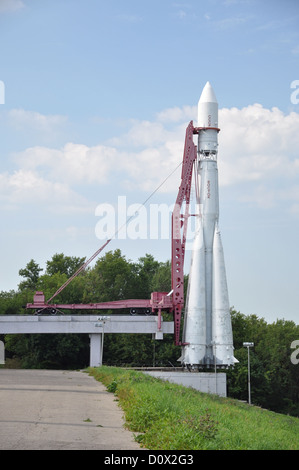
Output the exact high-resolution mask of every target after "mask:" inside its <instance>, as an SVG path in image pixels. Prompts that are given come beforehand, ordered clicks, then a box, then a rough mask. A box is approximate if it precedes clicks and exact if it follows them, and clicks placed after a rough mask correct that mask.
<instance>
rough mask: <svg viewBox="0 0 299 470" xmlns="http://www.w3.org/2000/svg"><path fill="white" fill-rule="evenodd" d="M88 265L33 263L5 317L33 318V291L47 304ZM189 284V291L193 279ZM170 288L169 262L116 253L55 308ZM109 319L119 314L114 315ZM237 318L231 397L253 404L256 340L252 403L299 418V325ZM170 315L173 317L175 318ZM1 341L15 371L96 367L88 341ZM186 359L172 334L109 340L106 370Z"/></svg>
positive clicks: (6, 296)
mask: <svg viewBox="0 0 299 470" xmlns="http://www.w3.org/2000/svg"><path fill="white" fill-rule="evenodd" d="M83 262H84V258H78V257H69V256H65V255H64V254H55V255H54V256H53V257H52V259H51V260H50V261H47V263H46V269H45V272H44V273H43V270H42V269H41V268H40V267H39V265H38V264H37V263H36V262H35V261H34V260H31V261H30V262H29V263H28V264H27V266H26V267H25V268H23V269H20V271H19V274H20V276H21V277H22V278H23V280H22V281H21V282H20V284H19V286H18V290H16V291H10V292H1V293H0V314H1V315H15V314H20V315H22V314H26V313H32V312H31V311H29V312H28V311H26V310H25V309H24V306H25V305H26V303H27V302H32V299H33V293H34V292H35V291H36V290H41V291H43V292H44V293H45V297H46V299H48V298H50V297H51V296H52V295H53V294H54V293H55V292H56V290H57V289H58V288H59V287H60V286H61V285H62V284H63V283H64V282H65V281H66V280H67V279H68V278H69V277H70V276H71V275H72V274H73V273H74V272H76V270H77V269H78V267H79V266H81V264H82V263H83ZM185 281H186V282H185V288H186V287H187V278H186V279H185ZM170 288H171V266H170V262H169V261H167V262H165V263H162V262H158V261H156V260H155V259H154V258H153V256H151V255H149V254H146V255H145V256H144V257H142V258H140V259H139V260H138V262H137V263H134V262H132V261H130V260H127V259H126V258H125V256H123V255H122V254H121V251H120V250H115V251H114V252H108V253H106V254H105V255H104V256H103V257H101V258H100V259H98V261H97V262H96V263H95V265H94V267H92V268H88V269H87V270H86V271H84V272H83V273H81V274H80V275H79V276H78V277H76V278H75V279H74V280H73V281H72V282H71V283H70V284H69V286H68V287H67V288H66V289H65V290H64V291H62V292H61V293H60V294H59V296H57V297H56V298H55V300H54V302H55V303H84V302H86V303H88V302H101V301H102V302H105V301H109V300H122V299H130V298H142V299H146V298H149V297H150V294H151V292H154V291H165V292H169V291H170ZM79 313H86V311H85V312H84V311H82V312H78V314H79ZM89 313H90V312H89ZM94 313H96V312H94ZM102 313H104V312H102ZM109 313H111V314H113V312H112V311H111V312H109ZM118 313H119V311H118ZM123 313H125V312H123ZM126 313H127V312H126ZM231 315H232V325H233V334H234V346H235V357H236V358H237V359H238V361H239V364H237V365H236V366H235V368H234V369H232V370H229V371H227V381H228V395H229V396H231V397H233V398H238V399H240V400H247V397H248V395H247V393H248V392H247V348H244V347H243V342H244V341H251V342H254V348H252V349H251V351H250V362H251V392H252V393H251V397H252V403H254V404H256V405H260V406H262V407H263V408H267V409H271V410H273V411H276V412H280V413H285V414H291V415H293V416H299V373H298V372H299V364H294V363H293V362H294V361H293V362H292V361H291V355H292V353H293V352H294V351H293V349H291V344H292V342H293V341H294V340H299V326H298V325H296V324H295V323H294V322H292V321H285V320H277V321H276V322H274V323H272V324H268V323H267V322H266V321H265V320H264V319H263V318H259V317H257V316H256V315H249V316H245V315H243V314H242V313H240V312H237V311H236V310H235V309H232V310H231ZM163 317H164V319H172V318H171V316H167V314H164V315H163ZM182 324H183V321H182ZM0 340H3V341H4V342H5V348H6V358H7V366H10V367H24V368H52V369H55V368H57V369H74V368H83V367H86V366H88V364H89V337H88V335H75V334H69V335H64V334H57V335H56V334H39V335H38V334H35V335H33V334H22V335H21V334H20V335H5V337H4V336H3V335H2V336H1V335H0ZM179 356H180V348H179V347H176V346H174V344H173V336H172V335H164V340H163V341H156V340H153V339H152V338H151V336H150V335H130V334H110V335H106V336H105V341H104V356H103V358H104V364H106V365H115V366H178V365H179V363H178V362H177V359H178V357H179Z"/></svg>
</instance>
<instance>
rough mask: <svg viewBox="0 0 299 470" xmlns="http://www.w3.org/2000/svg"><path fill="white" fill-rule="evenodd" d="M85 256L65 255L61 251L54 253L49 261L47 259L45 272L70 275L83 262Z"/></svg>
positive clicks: (50, 274)
mask: <svg viewBox="0 0 299 470" xmlns="http://www.w3.org/2000/svg"><path fill="white" fill-rule="evenodd" d="M84 261H85V258H79V257H77V256H65V255H64V254H63V253H56V254H55V255H53V256H52V259H51V260H50V261H47V269H46V274H48V275H49V276H52V275H53V274H57V273H60V274H66V276H67V277H68V278H69V277H71V276H72V275H73V274H74V273H75V272H76V271H77V270H78V269H79V268H80V266H81V265H82V264H83V263H84Z"/></svg>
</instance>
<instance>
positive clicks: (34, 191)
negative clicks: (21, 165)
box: [0, 169, 93, 213]
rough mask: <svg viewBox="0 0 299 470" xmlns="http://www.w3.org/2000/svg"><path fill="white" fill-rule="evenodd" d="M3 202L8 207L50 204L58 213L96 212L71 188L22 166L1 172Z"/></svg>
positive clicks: (49, 207) (3, 207)
mask: <svg viewBox="0 0 299 470" xmlns="http://www.w3.org/2000/svg"><path fill="white" fill-rule="evenodd" d="M0 188H1V189H0V203H1V208H2V209H4V210H14V209H17V208H19V207H20V206H22V205H28V204H34V205H44V204H46V205H47V210H48V209H49V210H50V211H52V212H53V211H54V212H55V213H64V212H67V213H70V212H78V211H79V212H82V211H92V209H93V208H92V207H90V204H89V202H88V201H87V200H85V199H84V198H83V197H81V196H79V195H78V194H77V193H76V192H75V191H73V190H71V189H70V188H69V187H67V186H65V185H64V184H61V183H59V182H55V181H49V180H46V179H44V178H43V177H41V176H40V175H39V174H38V173H36V172H34V171H32V170H25V169H20V170H18V171H15V172H14V173H12V174H8V173H2V174H0Z"/></svg>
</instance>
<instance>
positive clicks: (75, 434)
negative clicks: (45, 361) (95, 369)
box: [0, 369, 140, 450]
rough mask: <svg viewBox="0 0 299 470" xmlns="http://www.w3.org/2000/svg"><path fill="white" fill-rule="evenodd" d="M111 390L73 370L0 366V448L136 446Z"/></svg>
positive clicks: (56, 448) (47, 448)
mask: <svg viewBox="0 0 299 470" xmlns="http://www.w3.org/2000/svg"><path fill="white" fill-rule="evenodd" d="M123 424H124V420H123V413H122V410H121V409H120V407H119V406H118V404H117V402H116V401H115V396H114V395H113V394H112V393H109V392H107V391H106V389H105V387H104V385H102V384H101V383H100V382H97V381H96V380H95V379H94V378H93V377H91V376H89V375H88V374H87V373H84V372H78V371H61V370H60V371H53V370H19V369H18V370H17V369H0V450H1V449H2V450H3V449H6V450H8V449H14V450H22V449H33V450H38V449H43V450H62V449H66V450H68V449H76V450H91V449H95V450H96V449H108V450H114V449H118V450H124V449H140V447H139V445H138V444H137V443H136V442H135V441H134V438H133V433H131V432H130V431H128V430H126V429H125V428H124V427H123Z"/></svg>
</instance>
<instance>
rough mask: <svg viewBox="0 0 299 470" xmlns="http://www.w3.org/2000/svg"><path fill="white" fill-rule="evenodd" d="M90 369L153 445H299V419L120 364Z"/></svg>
mask: <svg viewBox="0 0 299 470" xmlns="http://www.w3.org/2000/svg"><path fill="white" fill-rule="evenodd" d="M89 373H90V374H91V375H93V376H94V377H95V378H96V379H97V380H99V381H101V382H102V383H103V384H104V385H106V387H107V390H108V391H110V392H113V393H114V394H115V395H116V396H117V398H118V399H119V403H120V406H121V408H122V409H123V411H124V414H125V420H126V426H127V427H128V428H129V429H130V430H131V431H133V432H134V433H136V434H135V439H136V440H137V441H138V442H139V443H140V444H141V447H144V448H146V449H150V450H154V449H155V450H198V449H207V450H208V449H209V450H216V449H218V450H225V449H227V450H228V449H231V450H237V449H244V450H270V449H272V450H282V449H283V450H287V449H291V450H298V449H299V419H298V418H294V417H290V416H286V415H282V414H278V413H274V412H272V411H268V410H264V409H261V408H258V407H255V406H249V405H247V404H246V403H241V402H239V401H238V400H233V399H230V398H220V397H218V396H216V395H210V394H206V393H201V392H198V391H196V390H194V389H191V388H186V387H183V386H180V385H176V384H171V383H169V382H164V381H161V380H159V379H156V378H153V377H151V376H148V375H146V374H143V373H142V372H136V371H132V370H125V369H120V368H116V367H105V366H103V367H99V368H90V369H89Z"/></svg>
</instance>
